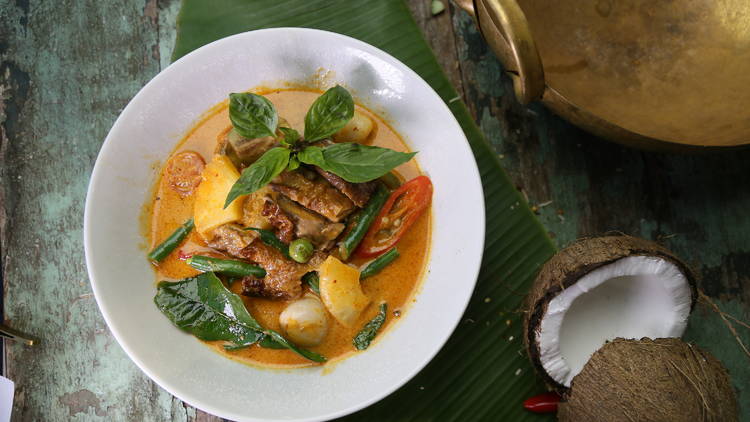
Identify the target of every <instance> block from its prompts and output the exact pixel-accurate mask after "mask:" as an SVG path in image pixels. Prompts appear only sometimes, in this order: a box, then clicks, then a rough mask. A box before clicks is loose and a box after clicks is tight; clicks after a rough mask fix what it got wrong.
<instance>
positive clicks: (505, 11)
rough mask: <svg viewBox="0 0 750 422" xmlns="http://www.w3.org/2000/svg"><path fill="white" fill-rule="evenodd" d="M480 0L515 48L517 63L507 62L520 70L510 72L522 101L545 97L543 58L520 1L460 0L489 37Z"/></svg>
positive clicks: (519, 98)
mask: <svg viewBox="0 0 750 422" xmlns="http://www.w3.org/2000/svg"><path fill="white" fill-rule="evenodd" d="M477 1H481V2H483V4H484V5H485V7H486V8H485V10H487V14H488V15H489V18H490V20H491V22H492V23H493V24H494V25H495V26H496V27H497V29H498V30H499V32H500V34H502V36H503V38H504V41H505V42H506V43H507V44H508V47H509V49H510V51H511V54H512V56H513V60H514V61H515V63H514V65H515V66H510V65H511V64H509V63H505V65H506V67H512V68H515V69H516V70H515V71H512V70H510V71H509V73H510V74H511V77H512V78H513V89H514V91H515V93H516V98H517V99H518V101H519V102H520V103H522V104H527V103H529V102H531V101H533V100H536V99H539V98H541V97H542V94H543V93H544V69H543V68H542V59H541V58H540V57H539V51H538V50H537V48H536V43H535V42H534V37H533V36H532V35H531V29H530V28H529V22H528V21H527V20H526V15H524V13H523V10H521V7H520V6H519V5H518V2H516V0H473V1H471V0H456V4H457V5H458V6H459V7H461V8H462V9H464V10H466V11H467V12H468V13H469V14H470V15H471V16H472V17H474V18H475V20H476V22H477V25H478V26H480V28H479V29H480V31H481V32H482V34H483V35H484V36H485V37H487V36H491V34H490V33H489V31H483V30H482V28H481V25H479V22H480V21H481V19H480V18H479V16H476V13H480V12H481V10H480V9H478V8H477V7H476V4H475V3H476V2H477ZM478 10H479V11H478Z"/></svg>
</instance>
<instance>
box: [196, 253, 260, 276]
mask: <svg viewBox="0 0 750 422" xmlns="http://www.w3.org/2000/svg"><path fill="white" fill-rule="evenodd" d="M185 262H187V264H188V265H190V266H191V267H193V268H195V269H196V270H199V271H203V272H208V271H213V272H215V273H221V274H225V275H228V276H230V277H245V276H249V275H252V276H255V277H265V276H266V270H264V269H263V268H261V267H259V266H257V265H252V264H248V263H247V262H242V261H236V260H233V259H220V258H213V257H210V256H203V255H193V256H192V257H190V258H188V259H187V261H185Z"/></svg>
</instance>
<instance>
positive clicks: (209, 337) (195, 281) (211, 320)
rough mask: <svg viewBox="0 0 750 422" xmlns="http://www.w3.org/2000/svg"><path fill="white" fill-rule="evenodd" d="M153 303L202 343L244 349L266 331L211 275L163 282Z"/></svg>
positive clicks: (235, 297)
mask: <svg viewBox="0 0 750 422" xmlns="http://www.w3.org/2000/svg"><path fill="white" fill-rule="evenodd" d="M154 303H155V304H156V307H157V308H159V310H160V311H161V312H162V313H163V314H164V315H166V316H167V318H169V320H170V321H172V323H174V324H175V325H176V326H177V327H178V328H180V329H182V330H184V331H187V332H189V333H191V334H193V335H194V336H196V337H198V338H199V339H201V340H206V341H213V340H224V341H227V342H230V343H232V344H233V345H235V346H243V345H250V344H253V343H255V342H257V341H259V340H261V339H262V337H263V331H262V330H263V328H262V327H261V326H260V324H258V322H257V321H256V320H255V319H254V318H253V317H252V316H251V315H250V313H249V312H248V311H247V309H246V308H245V305H244V304H243V303H242V299H240V297H239V296H237V295H236V294H234V293H232V292H230V291H229V290H227V289H226V288H225V287H224V285H223V284H222V283H221V280H219V278H218V277H216V275H214V273H211V272H208V273H203V274H201V275H199V276H197V277H191V278H187V279H185V280H182V281H178V282H174V283H173V282H168V281H162V282H160V283H159V285H158V287H157V293H156V296H155V297H154Z"/></svg>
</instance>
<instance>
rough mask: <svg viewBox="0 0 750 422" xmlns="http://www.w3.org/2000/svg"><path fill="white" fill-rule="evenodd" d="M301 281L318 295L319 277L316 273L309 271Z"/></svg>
mask: <svg viewBox="0 0 750 422" xmlns="http://www.w3.org/2000/svg"><path fill="white" fill-rule="evenodd" d="M302 281H304V282H305V283H307V285H308V286H310V289H312V291H313V292H315V293H316V294H320V276H319V275H318V272H317V271H310V272H309V273H307V274H305V275H303V276H302Z"/></svg>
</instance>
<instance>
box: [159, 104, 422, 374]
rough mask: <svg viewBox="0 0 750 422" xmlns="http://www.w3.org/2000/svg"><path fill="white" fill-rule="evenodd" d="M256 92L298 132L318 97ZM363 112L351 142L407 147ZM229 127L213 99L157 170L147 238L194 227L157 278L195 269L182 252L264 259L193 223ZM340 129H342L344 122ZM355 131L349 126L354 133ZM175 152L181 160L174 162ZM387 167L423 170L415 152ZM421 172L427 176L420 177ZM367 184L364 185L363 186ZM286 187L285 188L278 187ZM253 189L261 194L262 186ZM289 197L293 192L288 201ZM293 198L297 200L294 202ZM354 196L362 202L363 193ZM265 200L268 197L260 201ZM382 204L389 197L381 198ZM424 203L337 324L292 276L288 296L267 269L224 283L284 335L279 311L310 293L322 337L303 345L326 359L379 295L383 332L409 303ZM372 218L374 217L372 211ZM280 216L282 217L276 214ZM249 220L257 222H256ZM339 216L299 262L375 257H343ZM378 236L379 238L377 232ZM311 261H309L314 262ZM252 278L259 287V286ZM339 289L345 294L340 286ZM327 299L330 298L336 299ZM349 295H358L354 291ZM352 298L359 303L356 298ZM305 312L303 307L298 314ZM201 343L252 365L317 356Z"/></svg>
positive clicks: (405, 175) (401, 171)
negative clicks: (333, 230)
mask: <svg viewBox="0 0 750 422" xmlns="http://www.w3.org/2000/svg"><path fill="white" fill-rule="evenodd" d="M259 94H261V95H263V96H264V97H265V98H267V99H268V100H269V101H270V102H271V103H273V105H274V106H275V108H276V111H277V112H278V116H279V118H280V119H279V121H280V122H283V120H282V119H285V121H286V122H285V123H284V124H285V125H287V126H288V127H291V128H293V129H296V130H297V131H298V132H299V133H300V134H302V133H303V130H304V127H305V115H306V113H307V111H308V109H309V108H310V106H311V104H313V102H314V101H315V100H316V98H318V97H319V96H320V95H321V92H317V91H305V90H274V91H266V92H260V93H259ZM363 116H364V118H366V119H369V123H372V128H371V129H370V128H365V129H364V130H368V129H370V130H369V135H367V137H366V138H365V139H357V140H355V142H359V143H361V144H365V145H373V146H378V147H384V148H389V149H392V150H396V151H401V152H406V151H408V149H407V147H406V145H405V143H404V142H403V141H402V140H401V138H400V137H399V135H398V134H397V133H396V132H395V131H394V130H393V129H392V128H391V127H390V126H388V125H387V124H386V123H385V122H384V121H382V120H381V119H379V118H378V117H377V116H376V115H375V114H373V113H371V112H370V111H368V110H367V109H365V108H363V107H361V106H355V120H356V119H360V120H361V119H362V118H363ZM232 127H233V126H232V122H230V118H229V104H228V102H225V103H223V104H220V105H218V106H216V107H215V108H214V109H213V110H211V111H210V112H209V114H208V115H207V116H206V117H205V118H204V119H203V120H201V121H200V122H199V123H197V124H196V126H195V127H194V128H193V129H192V130H191V131H190V132H189V133H188V134H187V135H186V136H185V138H184V139H183V140H182V141H181V142H180V143H179V145H178V146H177V148H176V149H175V151H174V152H173V154H172V156H171V157H170V160H169V161H167V162H166V163H165V165H164V167H163V168H162V172H161V177H160V179H159V181H158V185H157V187H156V189H155V193H154V197H153V200H152V203H151V204H150V205H151V206H150V209H151V230H150V239H151V246H152V248H153V247H155V246H157V245H158V244H160V243H161V242H163V241H164V239H167V238H168V237H169V236H170V234H172V233H173V232H174V231H175V229H176V228H178V227H179V226H180V225H182V224H183V223H184V222H185V221H186V220H188V219H190V218H195V219H196V229H195V230H192V231H191V232H190V234H189V235H188V236H187V237H186V238H185V239H184V240H183V241H182V242H180V244H179V246H177V247H176V248H175V249H174V250H173V251H172V252H171V253H170V254H169V255H168V256H167V257H166V258H164V259H163V260H162V261H160V262H158V263H155V268H156V272H157V279H158V280H170V281H176V280H179V279H184V278H188V277H193V276H196V275H198V274H200V272H199V271H198V270H196V269H194V268H192V267H191V266H190V265H188V264H187V262H186V258H187V257H189V256H191V255H204V256H209V257H215V258H222V259H233V260H242V257H249V258H245V259H244V261H245V262H248V263H251V264H258V265H260V266H263V265H264V264H265V265H268V263H267V262H265V261H264V260H263V259H260V258H257V256H256V255H252V254H248V252H247V250H248V249H247V248H245V249H243V250H242V251H240V252H238V249H240V248H244V247H245V246H246V243H247V239H244V241H242V240H241V241H240V244H239V246H236V245H235V247H234V248H233V247H232V246H231V245H228V243H231V241H223V240H222V241H219V242H215V243H211V239H210V238H211V236H212V234H211V233H214V232H208V233H200V232H199V230H198V229H199V227H198V224H199V221H198V218H199V217H198V215H197V214H198V210H197V208H198V206H197V205H196V197H197V196H199V195H198V194H197V193H196V192H197V190H199V189H200V184H207V183H214V182H207V180H208V179H207V177H211V176H206V173H205V169H206V168H207V167H208V165H209V163H211V162H212V161H213V160H215V157H216V154H217V151H220V150H221V149H222V145H224V144H225V143H226V141H225V140H226V139H227V136H228V132H229V131H230V130H231V129H232ZM349 129H351V128H349ZM355 129H356V128H355ZM344 130H346V128H345V129H344ZM356 135H357V134H356V131H355V138H356ZM336 137H337V136H336V135H334V136H333V139H334V141H337V139H336ZM337 142H338V141H337ZM277 145H278V144H277ZM329 145H330V143H329ZM185 152H192V153H195V154H184V153H185ZM180 154H183V155H180ZM227 155H229V154H227ZM175 160H178V161H181V162H178V163H175ZM227 162H229V161H227ZM211 165H213V164H211ZM238 167H240V168H238V170H240V171H241V167H243V164H239V166H238ZM305 167H307V168H305ZM298 171H303V172H307V173H304V174H305V175H306V177H308V178H310V177H313V178H315V180H316V183H321V184H325V187H326V188H328V189H331V188H333V186H332V183H329V182H328V181H326V180H322V179H320V178H319V177H318V176H316V174H315V173H314V172H313V171H310V167H309V166H303V168H302V169H301V170H298ZM393 173H395V174H396V175H397V176H398V177H399V178H400V179H401V180H402V181H409V180H412V179H414V178H416V177H418V176H420V175H421V173H420V170H419V167H418V166H417V164H416V161H415V159H411V160H409V161H408V162H406V163H404V164H401V165H398V167H396V168H395V169H394V171H393ZM422 178H423V179H426V178H424V177H422ZM277 180H278V179H277ZM378 183H379V182H378ZM270 186H272V187H273V186H275V185H274V183H273V182H272V183H271V185H270ZM264 189H265V191H264V192H269V193H268V195H269V196H267V197H266V198H273V200H271V199H266V201H267V202H273V203H280V204H287V205H288V206H290V207H297V206H298V205H300V204H301V205H302V206H303V210H302V212H307V213H309V212H311V210H309V209H304V208H306V206H311V205H310V204H309V203H308V202H306V201H305V200H304V198H303V199H302V200H300V198H296V197H295V194H294V192H292V193H289V192H286V191H284V190H283V189H281V188H279V189H280V192H279V191H276V189H268V187H266V188H264ZM395 189H396V187H395V186H391V190H395ZM370 190H371V189H370ZM365 191H367V190H366V189H365ZM284 193H286V194H287V195H284ZM253 195H256V196H259V195H260V194H253ZM372 195H373V194H372V193H370V192H369V191H368V192H367V195H366V196H370V197H372ZM430 195H431V185H430ZM404 197H406V195H404ZM290 198H291V199H293V200H292V201H290ZM365 199H367V198H365ZM245 200H247V199H246V197H240V199H238V200H237V201H245ZM294 200H296V202H295V201H294ZM274 201H275V202H274ZM352 202H353V201H352ZM360 202H362V200H361V198H360ZM400 202H404V200H401V199H399V200H397V201H395V203H394V204H391V207H392V208H393V209H394V210H395V209H397V207H398V206H399V203H400ZM347 203H348V201H347ZM289 204H291V205H289ZM313 205H314V204H313ZM363 205H364V204H363ZM264 206H267V205H265V204H264ZM386 206H388V205H387V204H386ZM425 207H426V212H421V213H420V214H419V216H418V217H416V218H415V221H414V222H413V223H412V224H411V227H409V228H408V230H406V231H405V232H404V233H403V235H402V236H401V237H400V239H397V240H398V243H397V244H396V247H397V249H398V252H399V253H400V256H399V257H398V258H396V259H395V260H394V261H392V262H391V263H389V264H388V265H387V266H385V267H384V268H383V269H382V270H381V271H380V272H378V273H377V274H375V275H373V276H371V277H368V278H366V279H363V280H361V281H360V282H359V283H360V285H361V290H362V293H363V294H364V296H365V297H366V301H367V302H366V305H365V306H363V307H362V310H361V311H360V312H355V313H354V314H351V313H349V314H346V315H345V316H344V317H343V318H344V320H347V318H348V321H349V324H343V323H342V322H340V320H339V319H338V318H339V317H341V315H339V314H337V315H339V316H338V317H334V316H333V314H332V312H338V311H332V310H331V308H330V306H329V303H328V302H326V301H325V300H320V299H319V297H320V295H319V294H316V293H314V292H313V291H312V289H311V288H310V286H309V285H308V284H306V283H304V282H298V280H299V277H297V278H296V279H295V280H293V282H295V283H297V284H298V285H301V286H302V291H301V293H299V292H297V293H296V294H295V293H292V294H293V296H294V297H289V295H288V294H287V295H286V296H285V294H286V293H284V292H286V291H283V292H282V293H281V294H276V293H271V297H269V296H268V291H267V290H264V287H263V286H262V283H264V282H266V281H267V280H265V279H269V277H271V271H270V270H269V275H267V276H266V277H265V279H264V278H258V279H257V280H250V281H249V283H250V284H247V283H245V282H244V279H243V280H238V281H233V282H232V284H231V285H230V286H229V289H230V290H231V291H232V292H234V293H236V294H237V295H239V297H240V298H242V301H243V302H244V305H245V307H246V308H247V310H249V312H250V314H251V315H252V317H254V318H255V319H256V320H257V322H258V323H259V324H260V325H261V326H262V327H263V328H265V329H272V330H276V331H277V332H279V333H280V334H281V335H283V336H285V337H286V338H288V339H289V337H290V336H289V334H290V333H289V331H290V330H292V328H290V327H289V326H282V325H281V322H280V315H281V314H282V312H284V310H285V309H286V308H287V307H289V306H290V304H292V303H294V302H295V301H298V300H300V298H305V297H308V296H309V297H311V298H312V299H313V300H312V301H311V302H312V304H314V305H315V304H317V306H318V309H323V310H324V311H323V312H324V313H322V315H323V316H324V319H325V321H324V322H326V323H327V326H328V328H327V330H325V333H324V335H323V337H322V341H319V343H317V342H316V341H312V342H308V343H307V345H305V346H301V347H304V348H305V349H307V350H310V351H312V352H315V353H318V354H320V355H323V356H325V358H327V360H328V361H330V360H332V359H334V358H340V357H343V356H345V355H347V354H350V353H352V352H355V351H356V348H355V346H354V345H353V339H354V337H355V336H357V334H358V333H359V332H360V330H362V329H363V327H364V326H365V325H366V324H367V323H368V322H369V321H371V320H373V318H374V317H375V316H376V315H377V314H378V312H379V305H380V304H381V303H387V314H386V315H387V317H386V319H385V323H384V325H383V326H382V327H381V329H380V330H379V332H378V334H377V336H378V337H379V336H382V335H383V331H385V330H386V329H387V328H388V327H389V326H391V325H392V323H393V322H394V321H396V320H397V319H398V317H399V316H400V315H401V313H402V312H404V310H405V309H406V308H407V307H408V304H409V303H410V302H411V301H412V300H413V299H412V298H413V295H414V293H415V290H416V288H417V286H418V284H419V281H420V280H421V278H422V276H423V271H424V267H425V262H426V259H427V254H428V250H429V245H430V230H431V229H430V218H431V212H430V210H429V199H428V202H427V204H426V205H425ZM261 208H262V207H261ZM247 209H248V206H245V208H244V212H245V213H247V212H248V211H247ZM360 209H361V207H357V206H355V207H354V210H353V211H352V212H351V213H350V216H351V215H355V214H356V213H357V212H358V211H360ZM316 211H317V210H316ZM312 213H313V214H314V215H315V218H317V219H318V220H320V221H323V222H325V224H326V225H331V224H334V225H335V223H333V222H331V221H328V219H326V218H325V217H321V216H320V215H318V214H319V213H317V212H315V211H312ZM269 215H271V216H274V215H275V214H273V213H269ZM284 215H285V214H282V217H283V216H284ZM256 217H257V216H256ZM271 219H272V217H268V218H265V217H264V221H265V222H264V225H265V226H266V228H267V229H268V230H270V231H272V232H275V233H276V234H277V237H279V238H281V237H284V230H281V229H280V228H279V227H281V228H284V225H283V224H279V225H278V226H277V225H274V224H269V220H271ZM375 219H376V220H377V217H375ZM282 220H287V219H286V218H282ZM243 221H244V222H247V218H246V216H245V218H244V220H242V221H238V222H233V223H230V225H231V224H234V225H236V226H239V227H241V228H245V226H244V225H243ZM292 221H293V222H296V223H297V224H298V225H299V224H302V223H300V222H299V221H297V220H295V219H294V218H292ZM400 222H401V221H400V220H399V223H400ZM250 224H253V225H257V223H250ZM340 224H341V225H340V226H336V227H344V226H347V228H346V229H343V230H344V231H343V232H341V233H339V234H338V235H337V236H335V238H334V239H332V240H331V241H330V242H329V244H328V245H325V244H323V243H324V242H322V241H319V242H318V244H316V245H315V246H314V247H315V250H316V256H315V257H314V258H312V259H311V260H310V262H309V263H308V264H305V265H308V266H310V267H309V268H307V269H309V270H314V269H317V268H319V267H320V266H322V265H324V264H323V262H324V259H325V258H326V257H327V256H328V255H331V256H333V257H336V258H338V259H339V260H340V261H344V265H347V266H349V267H354V268H357V269H360V270H361V269H363V268H364V267H365V266H366V265H367V264H368V263H370V262H371V261H372V260H373V258H372V257H367V258H365V257H358V256H357V254H354V256H353V257H352V258H350V259H349V260H344V259H342V258H341V253H340V252H339V248H338V242H341V239H343V238H344V237H346V236H347V232H348V230H349V229H350V228H349V226H350V225H351V222H350V221H348V219H347V218H342V219H341V220H340ZM371 228H372V227H371ZM293 230H297V233H299V227H293ZM249 232H252V231H249ZM244 233H246V232H241V235H244ZM368 236H369V234H368ZM291 237H292V238H293V237H295V236H294V234H292V236H291ZM235 240H236V239H235ZM285 240H286V241H287V243H288V242H289V240H290V237H289V235H288V230H287V239H285ZM381 241H383V240H382V239H381ZM222 242H223V243H222ZM243 242H244V243H243ZM251 242H252V244H251V245H250V248H252V247H253V246H252V245H256V247H257V248H265V249H262V251H265V252H266V253H271V252H273V251H272V250H271V249H273V248H270V247H268V246H267V245H265V244H263V243H262V242H261V239H259V238H257V239H254V240H251ZM209 245H211V246H214V247H211V246H209ZM326 248H327V249H326ZM269 251H271V252H269ZM358 252H359V251H358ZM257 253H258V251H256V254H257ZM274 253H275V252H274ZM243 254H244V255H243ZM279 256H280V255H279ZM254 260H257V261H254ZM260 261H263V262H260ZM327 264H329V262H328V261H325V265H327ZM294 265H299V264H294ZM312 266H315V268H313V267H312ZM330 266H331V265H329V267H330ZM304 271H305V270H303V271H302V272H303V273H304ZM334 273H335V271H334ZM320 276H321V288H322V285H323V283H324V281H323V280H322V278H323V274H322V273H321V274H320ZM219 277H220V278H221V279H222V282H223V283H224V284H225V285H228V281H230V280H229V279H230V277H227V276H225V275H221V274H219ZM334 277H335V276H334ZM250 279H252V277H250ZM329 281H330V280H329ZM337 281H338V280H335V279H334V280H332V283H334V284H331V285H332V286H334V287H335V286H336V284H335V283H336V282H337ZM253 283H255V284H253ZM259 283H260V284H259ZM258 285H260V286H261V287H260V288H258ZM247 286H250V287H247ZM253 286H255V287H253ZM264 296H265V297H264ZM344 296H346V294H345V295H344ZM330 300H331V301H334V299H330ZM342 300H345V299H342ZM353 300H354V301H355V302H357V299H356V298H355V299H353ZM320 304H324V305H325V306H323V307H321V306H320ZM358 306H361V304H360V305H358ZM355 307H356V306H355ZM305 312H308V311H306V310H304V309H303V310H302V311H301V313H302V314H305ZM344 312H345V311H344ZM308 314H309V312H308ZM303 317H304V315H303V316H302V317H300V318H303ZM173 322H174V320H173ZM178 325H179V324H178ZM303 328H304V327H303ZM317 328H319V327H317ZM314 329H315V327H313V330H314ZM303 334H304V333H303ZM206 343H207V344H209V345H210V346H211V347H212V348H214V349H215V350H216V351H218V352H219V353H221V354H224V355H226V356H227V357H230V358H232V359H235V360H239V361H241V362H243V363H248V364H253V365H261V366H265V367H302V366H310V365H316V364H318V363H316V362H313V361H311V360H308V359H306V358H304V357H302V356H300V355H299V354H296V353H294V352H293V351H291V350H288V349H274V348H264V347H261V346H259V345H258V344H253V345H251V346H249V347H244V348H240V349H238V350H226V349H225V345H227V344H228V343H227V341H207V342H206Z"/></svg>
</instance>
